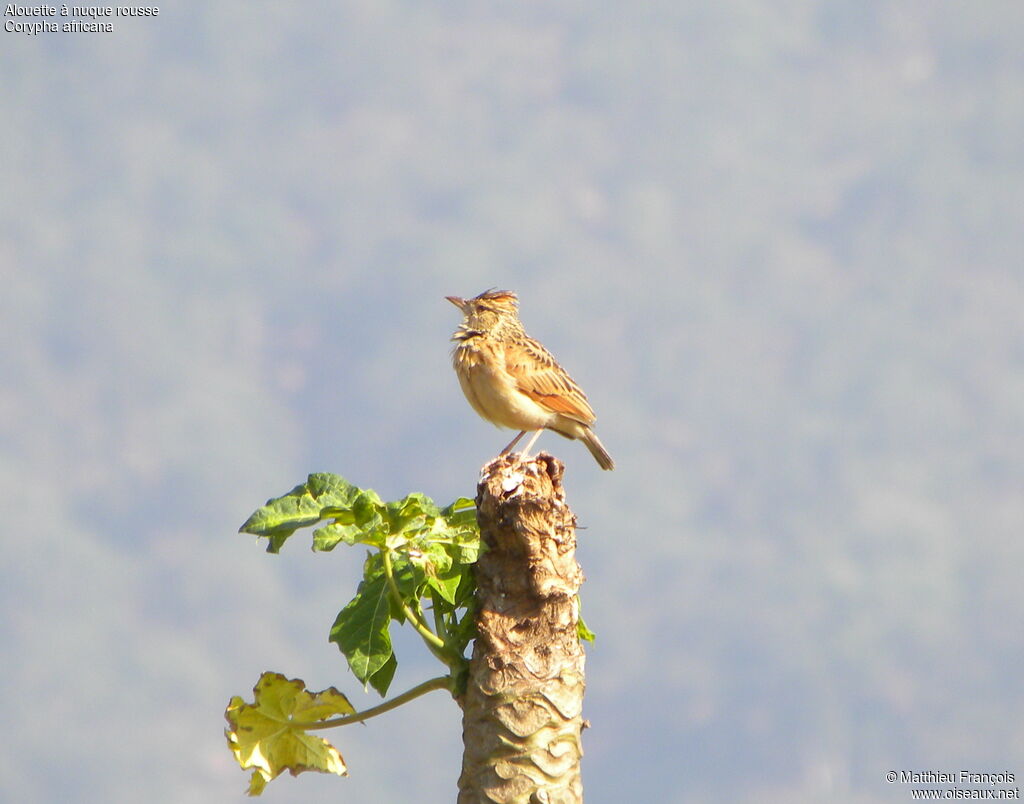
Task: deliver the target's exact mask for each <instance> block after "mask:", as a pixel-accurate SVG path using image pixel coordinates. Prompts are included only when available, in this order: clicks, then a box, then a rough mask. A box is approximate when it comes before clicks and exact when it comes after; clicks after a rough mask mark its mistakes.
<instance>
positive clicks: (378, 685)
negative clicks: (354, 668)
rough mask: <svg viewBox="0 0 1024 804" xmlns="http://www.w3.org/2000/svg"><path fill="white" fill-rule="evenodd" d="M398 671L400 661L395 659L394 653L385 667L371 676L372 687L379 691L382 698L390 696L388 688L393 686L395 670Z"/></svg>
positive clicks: (385, 663)
mask: <svg viewBox="0 0 1024 804" xmlns="http://www.w3.org/2000/svg"><path fill="white" fill-rule="evenodd" d="M397 669H398V659H396V658H395V654H394V653H392V654H391V656H390V657H388V660H387V661H386V662H384V666H383V667H381V669H380V670H378V671H377V672H376V673H374V674H373V675H372V676H370V679H369V681H370V686H371V687H373V688H374V689H375V690H377V692H378V694H379V695H380V697H381V698H383V697H384V696H385V695H387V694H388V688H389V687H390V686H391V681H392V679H394V677H395V670H397Z"/></svg>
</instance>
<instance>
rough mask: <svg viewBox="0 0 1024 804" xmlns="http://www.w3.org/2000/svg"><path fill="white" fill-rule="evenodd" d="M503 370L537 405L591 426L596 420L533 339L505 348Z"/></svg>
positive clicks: (577, 390)
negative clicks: (504, 369)
mask: <svg viewBox="0 0 1024 804" xmlns="http://www.w3.org/2000/svg"><path fill="white" fill-rule="evenodd" d="M505 368H506V370H507V371H508V373H509V374H510V375H511V376H512V378H513V379H514V380H515V383H516V387H517V388H518V389H519V390H520V391H522V392H523V393H524V394H526V395H527V396H528V397H530V399H532V400H533V401H534V402H536V403H537V404H538V405H542V406H543V407H545V408H547V409H548V410H551V411H554V412H555V413H561V414H564V415H565V416H569V417H570V418H573V419H576V420H577V421H579V422H582V423H583V424H591V423H592V422H593V421H594V420H595V419H596V418H597V417H596V416H595V415H594V411H593V409H592V408H591V407H590V404H589V403H588V402H587V395H586V394H585V393H583V389H582V388H580V387H579V386H578V385H577V384H576V383H575V382H574V381H573V379H572V377H570V376H569V375H568V374H566V373H565V369H563V368H562V367H561V366H559V365H558V362H557V361H556V360H555V358H554V357H552V356H551V353H550V352H549V351H548V350H547V349H545V348H544V347H543V346H541V345H540V344H539V343H537V341H535V340H533V339H532V338H525V339H521V340H516V341H515V342H513V343H510V344H508V345H507V346H506V347H505Z"/></svg>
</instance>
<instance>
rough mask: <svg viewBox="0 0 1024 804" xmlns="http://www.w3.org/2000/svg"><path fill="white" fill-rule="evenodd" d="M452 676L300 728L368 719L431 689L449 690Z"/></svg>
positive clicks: (344, 723)
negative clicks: (378, 702) (381, 701)
mask: <svg viewBox="0 0 1024 804" xmlns="http://www.w3.org/2000/svg"><path fill="white" fill-rule="evenodd" d="M451 685H452V677H451V676H438V677H437V678H432V679H430V680H429V681H424V682H423V683H422V684H417V685H416V686H415V687H413V688H412V689H410V690H407V691H406V692H403V693H402V694H401V695H397V696H395V697H394V698H392V699H391V700H390V701H385V702H384V703H382V704H377V706H371V707H370V708H369V709H364V710H363V711H362V712H355V713H354V714H351V715H345V716H344V717H336V718H332V719H330V720H323V721H321V722H319V723H309V724H306V723H304V724H302V728H303V729H304V730H305V731H314V730H315V729H333V728H334V727H335V726H347V725H348V724H349V723H362V722H363V721H364V720H369V719H370V718H372V717H377V715H383V714H384V713H385V712H390V711H391V710H392V709H395V708H396V707H399V706H401V705H402V704H405V703H409V701H412V700H414V699H416V698H419V697H420V696H421V695H426V694H427V693H428V692H431V691H433V690H451V688H452V686H451Z"/></svg>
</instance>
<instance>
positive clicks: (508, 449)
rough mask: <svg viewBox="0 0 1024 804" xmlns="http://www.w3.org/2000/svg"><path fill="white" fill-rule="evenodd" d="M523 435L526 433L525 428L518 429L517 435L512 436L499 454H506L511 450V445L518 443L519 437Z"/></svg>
mask: <svg viewBox="0 0 1024 804" xmlns="http://www.w3.org/2000/svg"><path fill="white" fill-rule="evenodd" d="M524 435H526V430H520V431H519V435H517V436H516V437H515V438H513V439H512V440H511V441H510V442H509V444H508V446H507V447H505V449H503V450H502V451H501V452H500V453H499V454H501V455H508V454H509V453H510V452H511V451H512V447H514V446H515V445H516V444H518V443H519V439H520V438H522V437H523V436H524Z"/></svg>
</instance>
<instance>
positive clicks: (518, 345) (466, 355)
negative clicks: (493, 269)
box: [445, 290, 615, 469]
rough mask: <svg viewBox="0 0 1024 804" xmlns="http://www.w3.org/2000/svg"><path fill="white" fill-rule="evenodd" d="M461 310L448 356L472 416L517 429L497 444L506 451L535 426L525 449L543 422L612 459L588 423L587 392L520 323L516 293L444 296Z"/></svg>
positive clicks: (603, 460)
mask: <svg viewBox="0 0 1024 804" xmlns="http://www.w3.org/2000/svg"><path fill="white" fill-rule="evenodd" d="M445 298H447V299H448V301H450V302H451V303H452V304H454V305H455V306H456V307H458V308H459V309H460V310H461V311H462V314H463V319H462V323H461V324H460V325H459V328H458V329H457V330H455V332H454V334H453V335H452V340H453V341H455V343H456V346H455V349H454V350H453V352H452V363H453V364H454V366H455V373H456V374H457V375H458V378H459V384H460V385H461V386H462V392H463V393H464V394H465V395H466V399H467V400H469V404H470V405H472V406H473V410H475V411H476V412H477V413H478V414H480V416H481V417H482V418H484V419H486V420H487V421H489V422H491V423H492V424H496V425H498V426H499V427H511V428H512V429H515V430H519V431H520V433H519V435H517V436H516V437H515V438H514V439H512V443H510V444H509V445H508V446H507V447H505V449H503V450H502V451H501V454H502V455H504V454H505V453H506V452H508V451H509V450H511V449H512V448H513V447H514V446H515V445H516V444H517V443H518V442H519V439H521V438H522V437H523V436H524V435H525V434H526V432H527V431H530V430H535V431H536V433H535V434H534V436H533V438H532V439H531V440H530V443H529V444H527V445H526V450H525V453H526V454H528V453H529V451H530V448H531V447H532V446H533V444H534V442H535V441H536V440H537V436H538V435H540V431H541V430H544V429H548V430H554V431H555V432H556V433H558V434H559V435H562V436H565V437H566V438H573V439H577V438H578V439H579V440H580V441H582V442H583V443H584V445H585V446H586V447H587V449H589V450H590V453H591V454H592V455H593V456H594V458H595V459H596V460H597V462H598V464H600V466H601V468H602V469H612V468H614V467H615V462H614V461H613V460H612V458H611V456H610V455H609V454H608V452H607V451H606V450H605V448H604V446H602V444H601V442H600V441H599V440H598V438H597V436H596V435H595V434H594V431H593V430H592V429H591V428H590V426H591V425H592V424H593V423H594V420H595V419H596V418H597V417H596V416H595V415H594V411H593V409H592V408H591V407H590V403H589V402H587V395H586V394H584V393H583V389H581V388H580V387H579V386H578V385H577V384H576V383H575V382H574V381H573V379H572V377H570V376H569V375H568V374H567V373H566V371H565V369H563V368H562V367H561V366H560V365H558V361H556V360H555V358H554V357H552V356H551V353H550V352H549V351H548V350H547V349H545V348H544V347H543V346H542V345H541V344H540V343H539V342H537V341H535V340H534V339H533V338H531V337H530V336H529V335H527V334H526V332H525V331H524V330H523V325H522V324H521V323H520V321H519V312H518V308H519V300H518V298H517V297H516V294H515V293H513V292H512V291H509V290H489V291H485V292H484V293H481V294H480V295H479V296H476V297H474V298H472V299H462V298H459V297H458V296H446V297H445Z"/></svg>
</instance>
